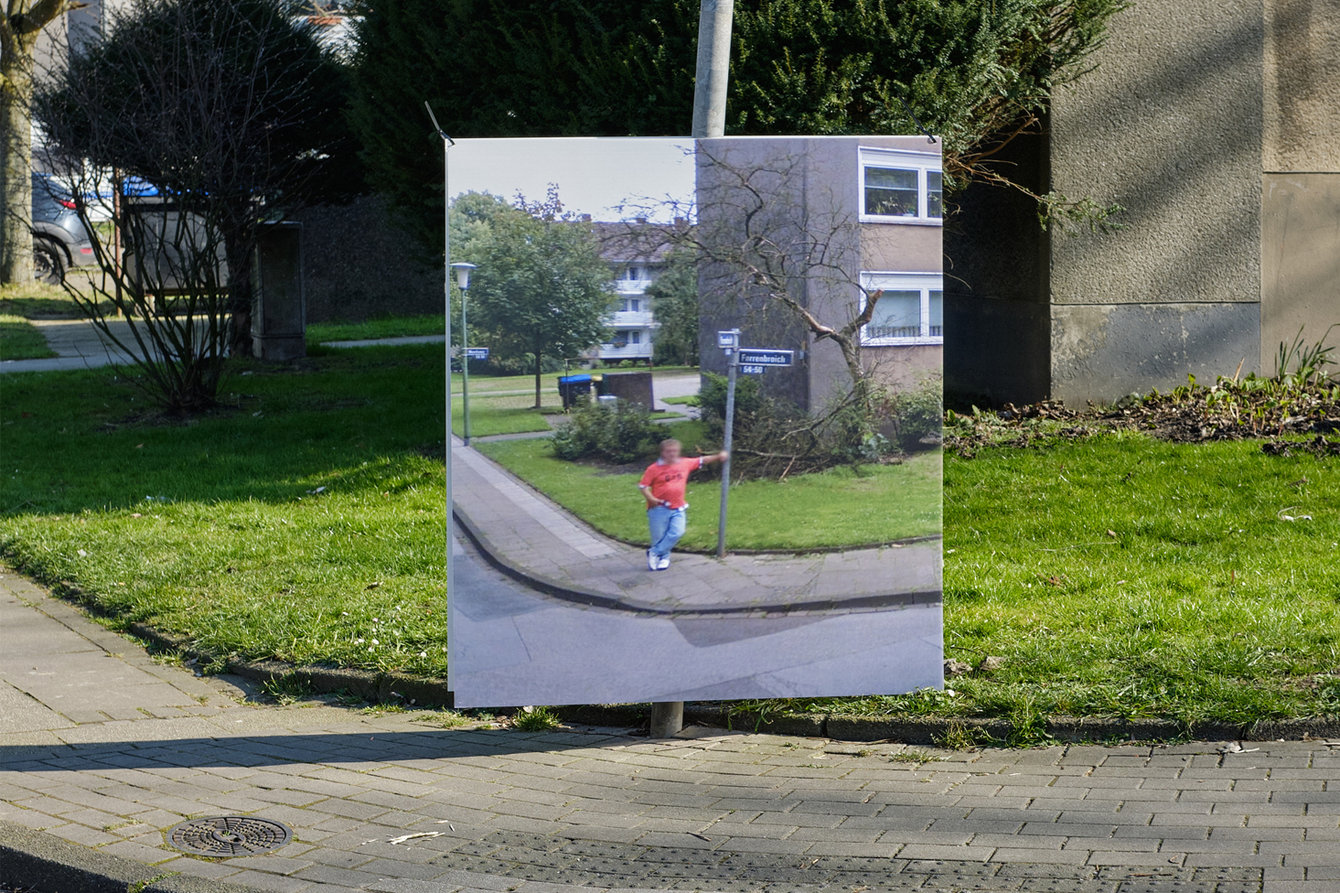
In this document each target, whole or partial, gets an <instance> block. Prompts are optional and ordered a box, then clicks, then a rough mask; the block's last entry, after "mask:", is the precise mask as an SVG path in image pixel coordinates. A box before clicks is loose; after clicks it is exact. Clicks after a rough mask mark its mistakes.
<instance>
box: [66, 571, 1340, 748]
mask: <svg viewBox="0 0 1340 893" xmlns="http://www.w3.org/2000/svg"><path fill="white" fill-rule="evenodd" d="M54 588H55V589H56V590H57V591H58V593H59V594H60V595H61V596H63V597H66V598H67V599H68V600H70V601H74V602H75V603H76V604H78V605H79V606H80V607H81V608H83V609H84V610H85V611H88V612H89V613H93V614H98V615H100V616H103V617H115V615H112V614H110V613H108V612H106V611H104V610H101V609H100V608H99V606H98V605H97V604H96V603H95V602H93V601H92V600H91V599H89V598H88V597H87V596H86V595H85V594H84V593H83V591H82V590H80V589H79V587H77V586H74V585H73V584H71V583H69V582H67V581H58V582H57V583H56V584H55V587H54ZM125 629H126V631H127V632H128V633H130V634H131V635H133V636H135V637H137V638H140V639H143V640H145V641H147V642H149V643H151V644H152V645H154V646H155V647H156V648H160V649H164V650H176V651H179V652H180V653H182V654H184V655H188V656H191V657H195V658H197V659H200V660H204V661H207V660H210V659H213V658H215V657H216V655H212V654H208V653H205V652H201V651H199V650H198V649H196V648H194V647H193V646H192V645H191V643H190V641H189V640H187V639H185V638H183V637H179V636H174V635H171V634H169V633H164V632H162V631H160V630H158V629H155V628H154V627H152V626H148V625H146V624H144V623H138V622H137V623H131V624H128V625H127V626H126V627H125ZM226 665H227V671H228V672H230V673H233V674H236V675H238V676H241V677H242V678H244V679H248V680H251V681H253V682H259V683H265V682H272V681H277V680H281V679H289V678H297V679H298V680H300V681H302V682H303V683H304V684H305V685H306V686H307V687H308V688H309V689H310V690H311V691H312V692H313V693H314V694H338V693H342V692H349V693H353V694H357V695H359V696H360V697H363V698H365V699H367V700H370V701H389V700H392V699H394V698H399V699H400V700H401V701H402V702H406V703H412V705H413V706H415V707H423V708H430V707H442V708H446V709H452V708H453V707H454V697H453V695H452V692H451V690H450V689H449V688H448V687H447V682H446V680H444V679H425V678H422V677H418V676H409V675H406V674H404V673H396V672H386V673H381V672H373V671H371V670H360V669H353V668H339V667H314V666H296V665H294V664H289V663H285V662H284V661H279V660H254V661H253V660H241V659H236V658H230V659H228V661H227V664H226ZM555 712H556V713H557V714H558V715H559V717H561V718H562V719H563V720H565V721H567V722H575V723H582V724H589V725H602V726H609V727H617V728H632V727H645V726H646V725H647V720H648V716H649V712H650V711H649V709H648V705H646V704H586V705H566V706H558V707H556V708H555ZM684 719H685V721H686V722H688V723H697V724H700V725H707V726H715V727H719V728H726V729H736V730H739V731H749V732H760V733H766V734H774V735H796V736H801V737H817V738H831V739H833V740H836V741H859V742H872V741H890V740H893V741H899V742H902V743H905V744H918V745H938V744H942V743H943V742H944V741H945V738H946V737H947V736H948V735H950V734H951V733H955V732H966V733H967V734H968V735H969V736H970V737H971V738H972V740H974V741H977V742H980V743H983V744H985V743H992V744H1000V743H1004V742H1006V741H1007V740H1008V738H1009V735H1010V733H1011V732H1012V731H1013V725H1012V724H1011V723H1010V722H1009V721H1007V720H1003V719H995V718H982V717H933V716H928V717H914V718H908V717H900V716H881V715H874V714H872V715H849V714H848V715H844V714H837V713H833V714H808V713H781V714H776V715H768V716H763V717H757V716H753V715H751V714H749V713H747V712H744V711H741V710H737V709H732V708H731V707H730V706H729V705H725V704H720V703H696V704H695V703H690V704H686V705H685V707H684ZM1044 737H1045V739H1047V740H1049V741H1056V742H1062V743H1067V744H1082V743H1100V742H1105V741H1106V742H1110V741H1184V740H1188V739H1191V740H1201V741H1273V740H1277V739H1292V740H1306V739H1310V738H1325V739H1340V716H1331V717H1311V718H1305V719H1281V720H1261V721H1259V722H1255V723H1229V722H1213V721H1210V722H1196V721H1193V722H1190V723H1182V722H1177V721H1175V720H1169V719H1116V718H1106V717H1072V716H1053V717H1049V718H1048V719H1047V720H1046V733H1045V736H1044ZM1038 743H1042V742H1041V741H1039V742H1038Z"/></svg>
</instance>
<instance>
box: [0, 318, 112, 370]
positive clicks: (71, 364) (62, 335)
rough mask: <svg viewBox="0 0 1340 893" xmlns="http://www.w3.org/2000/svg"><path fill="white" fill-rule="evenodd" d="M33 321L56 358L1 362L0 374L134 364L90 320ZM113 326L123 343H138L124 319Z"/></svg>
mask: <svg viewBox="0 0 1340 893" xmlns="http://www.w3.org/2000/svg"><path fill="white" fill-rule="evenodd" d="M30 322H31V323H32V324H33V325H34V326H35V327H36V328H37V330H38V331H39V332H41V333H42V335H43V336H44V337H45V338H46V339H47V346H48V347H50V348H51V349H52V350H53V351H55V353H56V356H54V357H46V358H44V359H40V360H0V373H6V372H60V371H66V370H70V369H97V368H101V367H103V366H125V365H128V364H130V363H132V362H133V361H134V360H133V357H132V356H131V355H130V354H127V353H126V352H125V351H122V350H120V349H119V348H117V347H116V345H115V344H113V343H112V342H111V341H109V340H107V339H106V338H105V337H104V336H103V335H102V333H101V332H99V331H98V330H97V328H96V327H94V325H93V323H91V322H89V321H88V320H86V319H34V320H30ZM109 326H110V328H111V330H112V332H113V334H115V335H116V336H117V338H119V339H120V340H121V341H122V343H124V344H127V345H132V344H134V338H132V337H131V334H130V326H129V324H127V323H126V322H125V321H124V320H111V321H109Z"/></svg>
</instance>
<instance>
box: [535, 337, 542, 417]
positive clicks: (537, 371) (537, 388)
mask: <svg viewBox="0 0 1340 893" xmlns="http://www.w3.org/2000/svg"><path fill="white" fill-rule="evenodd" d="M543 369H544V360H543V358H542V357H541V355H540V346H539V345H538V344H537V345H535V408H536V409H539V408H540V407H541V406H542V405H543V404H541V402H540V376H541V375H542V374H543V372H542V370H543Z"/></svg>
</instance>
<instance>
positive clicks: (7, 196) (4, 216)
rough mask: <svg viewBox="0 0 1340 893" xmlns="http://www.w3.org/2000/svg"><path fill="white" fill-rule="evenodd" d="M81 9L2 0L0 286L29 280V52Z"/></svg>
mask: <svg viewBox="0 0 1340 893" xmlns="http://www.w3.org/2000/svg"><path fill="white" fill-rule="evenodd" d="M82 6H84V4H83V3H78V2H73V0H4V6H3V12H0V208H3V209H4V212H3V213H0V283H4V284H8V283H20V284H25V285H26V284H27V283H28V282H30V281H31V280H32V278H33V229H32V223H33V221H32V213H33V192H32V188H33V184H32V170H33V140H32V118H31V106H32V100H33V79H34V75H35V72H34V59H33V52H34V50H35V49H36V47H37V40H38V38H39V37H40V36H41V34H42V31H43V30H44V29H45V28H46V27H47V26H48V25H50V24H51V23H52V22H54V21H56V20H57V19H59V18H60V17H61V16H63V15H65V14H66V13H67V12H70V11H71V10H74V9H79V8H80V7H82Z"/></svg>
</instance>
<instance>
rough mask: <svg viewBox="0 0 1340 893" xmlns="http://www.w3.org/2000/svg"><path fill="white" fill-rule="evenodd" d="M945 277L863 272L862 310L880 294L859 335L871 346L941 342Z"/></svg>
mask: <svg viewBox="0 0 1340 893" xmlns="http://www.w3.org/2000/svg"><path fill="white" fill-rule="evenodd" d="M943 282H944V277H943V276H941V275H940V274H939V273H862V274H861V289H862V294H861V300H862V309H864V307H865V302H866V301H867V300H869V298H870V297H871V296H872V295H875V294H876V293H878V294H879V298H878V300H877V301H876V303H875V312H874V313H873V314H872V315H871V317H870V322H869V323H868V324H867V325H866V327H865V329H863V330H862V332H861V343H862V344H865V345H869V346H872V347H890V346H897V345H903V344H943V343H944V285H943Z"/></svg>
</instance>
